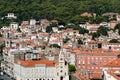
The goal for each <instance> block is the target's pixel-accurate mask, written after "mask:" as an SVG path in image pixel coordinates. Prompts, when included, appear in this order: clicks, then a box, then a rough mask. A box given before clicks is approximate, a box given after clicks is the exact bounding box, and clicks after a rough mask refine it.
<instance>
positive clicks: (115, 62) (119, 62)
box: [104, 58, 120, 67]
mask: <svg viewBox="0 0 120 80" xmlns="http://www.w3.org/2000/svg"><path fill="white" fill-rule="evenodd" d="M104 67H120V58H118V59H116V60H113V61H111V62H109V63H107V64H105V65H104Z"/></svg>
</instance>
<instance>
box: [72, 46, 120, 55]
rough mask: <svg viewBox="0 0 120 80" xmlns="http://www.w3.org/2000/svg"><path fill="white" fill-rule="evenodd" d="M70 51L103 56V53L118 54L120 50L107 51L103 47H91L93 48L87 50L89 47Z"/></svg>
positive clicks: (77, 53) (78, 53)
mask: <svg viewBox="0 0 120 80" xmlns="http://www.w3.org/2000/svg"><path fill="white" fill-rule="evenodd" d="M72 52H74V53H75V54H76V55H85V54H86V55H101V56H104V55H116V56H117V55H118V54H120V51H115V50H114V51H109V50H108V51H107V50H104V49H98V48H96V49H93V50H89V49H86V48H85V49H82V50H81V49H77V50H76V49H73V50H72Z"/></svg>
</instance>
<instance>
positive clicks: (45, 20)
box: [40, 19, 49, 23]
mask: <svg viewBox="0 0 120 80" xmlns="http://www.w3.org/2000/svg"><path fill="white" fill-rule="evenodd" d="M40 21H44V22H46V23H48V22H49V21H48V20H47V19H41V20H40Z"/></svg>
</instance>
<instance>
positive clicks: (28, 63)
mask: <svg viewBox="0 0 120 80" xmlns="http://www.w3.org/2000/svg"><path fill="white" fill-rule="evenodd" d="M15 62H17V63H20V64H21V65H22V66H25V67H31V66H35V65H36V64H45V65H46V66H55V62H54V61H52V60H26V61H24V60H16V61H15Z"/></svg>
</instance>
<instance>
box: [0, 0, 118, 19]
mask: <svg viewBox="0 0 120 80" xmlns="http://www.w3.org/2000/svg"><path fill="white" fill-rule="evenodd" d="M9 12H14V13H15V14H16V15H17V16H18V19H20V20H26V19H30V18H35V19H39V18H48V19H58V20H61V21H67V20H70V19H71V18H74V17H76V16H78V15H80V14H81V13H83V12H94V13H97V15H101V14H102V13H105V12H118V13H120V0H0V16H1V17H2V16H3V15H6V14H7V13H9Z"/></svg>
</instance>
